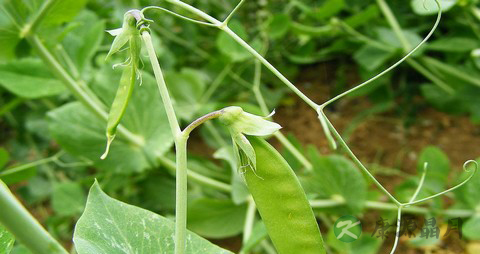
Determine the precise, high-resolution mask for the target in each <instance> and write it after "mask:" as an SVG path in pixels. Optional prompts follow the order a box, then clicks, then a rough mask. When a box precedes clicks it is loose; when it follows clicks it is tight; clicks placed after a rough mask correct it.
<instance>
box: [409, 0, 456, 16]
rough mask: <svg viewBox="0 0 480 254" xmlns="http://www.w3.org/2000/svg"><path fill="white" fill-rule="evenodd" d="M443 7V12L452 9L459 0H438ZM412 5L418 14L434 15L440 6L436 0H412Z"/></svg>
mask: <svg viewBox="0 0 480 254" xmlns="http://www.w3.org/2000/svg"><path fill="white" fill-rule="evenodd" d="M438 1H439V2H440V6H441V7H442V12H446V11H448V10H450V9H451V8H452V7H453V6H454V5H455V4H456V3H457V2H458V0H438ZM410 5H411V6H412V9H413V11H414V12H415V13H416V14H418V15H433V14H437V12H438V6H437V4H436V3H435V0H411V1H410Z"/></svg>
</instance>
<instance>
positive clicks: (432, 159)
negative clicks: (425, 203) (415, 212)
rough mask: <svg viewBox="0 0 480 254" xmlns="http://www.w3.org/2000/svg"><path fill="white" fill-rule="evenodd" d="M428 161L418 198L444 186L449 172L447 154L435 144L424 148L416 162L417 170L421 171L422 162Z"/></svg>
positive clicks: (419, 172)
mask: <svg viewBox="0 0 480 254" xmlns="http://www.w3.org/2000/svg"><path fill="white" fill-rule="evenodd" d="M425 162H427V163H428V169H427V175H426V177H425V186H424V188H422V190H423V191H421V192H420V194H419V198H420V197H421V196H422V193H423V194H424V195H427V194H429V193H438V192H440V191H442V190H443V189H444V188H445V185H446V182H447V179H448V173H449V172H450V160H449V159H448V157H447V155H446V154H445V153H444V152H443V151H442V150H440V148H438V147H435V146H428V147H426V148H424V149H423V150H422V151H421V153H420V156H419V158H418V162H417V172H418V174H419V175H421V174H422V173H423V166H424V163H425Z"/></svg>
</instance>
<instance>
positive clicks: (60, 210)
mask: <svg viewBox="0 0 480 254" xmlns="http://www.w3.org/2000/svg"><path fill="white" fill-rule="evenodd" d="M85 201H86V196H85V193H84V192H83V190H82V187H81V186H80V184H79V183H77V182H63V183H59V184H56V185H54V187H53V193H52V208H53V210H54V211H55V213H57V214H58V215H61V216H74V215H77V214H80V213H82V211H83V208H84V205H85Z"/></svg>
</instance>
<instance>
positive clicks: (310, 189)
mask: <svg viewBox="0 0 480 254" xmlns="http://www.w3.org/2000/svg"><path fill="white" fill-rule="evenodd" d="M310 152H311V161H312V164H313V171H312V172H311V173H310V174H307V175H306V176H305V177H304V178H303V182H302V183H303V184H304V186H305V190H306V191H307V193H308V194H311V195H316V196H317V197H320V198H333V199H335V198H342V199H344V200H345V202H346V206H347V207H348V208H349V210H350V212H352V213H358V212H360V210H361V209H362V207H363V205H364V203H365V200H366V197H367V184H366V182H365V179H364V178H363V176H362V174H361V173H360V172H359V171H358V169H357V168H356V167H355V165H354V164H353V163H352V162H351V161H349V160H347V159H346V158H344V157H342V156H338V155H329V156H320V155H319V154H318V152H317V151H315V150H313V149H312V150H311V151H310Z"/></svg>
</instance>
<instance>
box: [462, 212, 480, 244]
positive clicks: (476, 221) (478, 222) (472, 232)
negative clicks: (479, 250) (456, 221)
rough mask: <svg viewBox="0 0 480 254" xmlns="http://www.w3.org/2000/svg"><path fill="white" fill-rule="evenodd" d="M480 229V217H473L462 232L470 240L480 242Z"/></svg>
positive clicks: (464, 225)
mask: <svg viewBox="0 0 480 254" xmlns="http://www.w3.org/2000/svg"><path fill="white" fill-rule="evenodd" d="M479 227H480V215H478V214H477V215H476V216H473V217H472V218H470V219H468V220H467V221H466V222H465V224H463V227H462V232H463V234H464V235H465V236H466V237H467V238H468V239H470V240H477V241H478V240H480V236H479V235H478V228H479Z"/></svg>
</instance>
